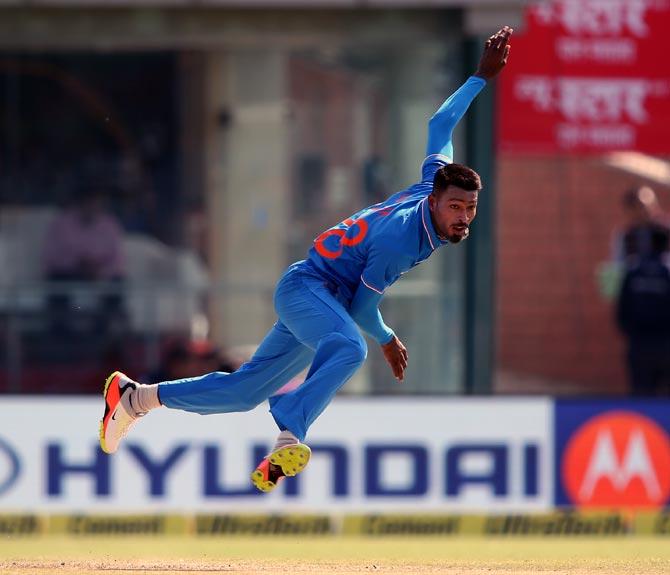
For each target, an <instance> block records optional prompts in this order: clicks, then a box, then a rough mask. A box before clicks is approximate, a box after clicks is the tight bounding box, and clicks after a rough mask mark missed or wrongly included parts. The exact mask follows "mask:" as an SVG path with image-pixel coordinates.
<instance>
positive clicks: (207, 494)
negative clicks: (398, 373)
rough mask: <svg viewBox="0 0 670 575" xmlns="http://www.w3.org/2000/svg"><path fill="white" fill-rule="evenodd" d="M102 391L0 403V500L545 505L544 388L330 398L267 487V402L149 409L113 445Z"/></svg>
mask: <svg viewBox="0 0 670 575" xmlns="http://www.w3.org/2000/svg"><path fill="white" fill-rule="evenodd" d="M102 410H103V401H102V399H96V398H88V397H86V398H72V397H48V398H36V399H23V398H12V397H10V398H4V399H3V400H2V401H1V402H0V509H2V510H3V511H7V512H11V511H30V510H35V511H37V510H40V511H51V512H59V511H61V512H68V511H87V512H88V511H98V512H100V511H105V512H128V511H138V510H140V511H159V510H160V511H161V512H164V511H175V512H180V511H184V512H186V511H207V512H220V511H223V510H225V511H226V512H231V511H245V512H263V511H279V510H286V509H288V508H289V507H290V509H291V511H296V512H308V511H336V512H358V511H399V512H402V511H412V512H414V511H431V512H452V511H454V512H465V511H475V512H477V511H481V512H484V511H488V512H490V511H498V510H499V511H501V512H503V511H517V510H519V511H536V510H537V511H540V510H547V509H549V508H551V507H552V505H553V500H554V489H553V484H554V482H553V478H554V472H553V457H554V451H553V445H552V441H553V425H554V424H553V404H552V402H551V400H548V399H542V398H537V399H514V400H513V399H492V398H481V399H474V398H467V399H465V398H456V399H446V398H445V399H435V398H430V399H409V398H374V399H349V398H338V399H336V400H335V401H334V402H333V404H332V405H331V406H330V407H329V408H328V409H327V410H326V411H325V412H324V414H323V415H322V416H321V417H320V418H319V419H318V420H317V421H316V423H315V424H314V425H313V427H312V429H311V431H310V435H309V438H308V443H309V445H310V446H311V447H312V451H313V457H312V461H311V462H310V465H309V467H308V468H307V470H306V471H305V472H304V473H303V474H301V475H300V476H298V477H295V478H289V479H287V480H285V481H284V482H283V484H282V485H280V486H279V488H278V489H277V490H276V491H275V492H273V493H271V494H263V493H260V492H259V491H257V490H256V489H255V488H254V487H253V486H252V485H251V482H250V481H249V474H250V472H251V471H252V470H253V469H254V467H255V466H256V464H257V463H258V462H259V461H260V459H262V457H263V456H264V455H265V454H266V453H267V452H268V450H269V449H270V447H271V446H272V443H273V440H274V437H275V435H276V433H277V429H276V427H275V425H274V423H273V420H272V418H271V416H270V415H269V413H268V412H267V408H264V407H259V408H257V409H256V410H254V411H252V412H249V413H243V414H226V415H210V416H199V415H194V414H190V413H186V412H181V411H176V410H169V409H167V408H161V409H158V410H156V411H154V412H152V413H150V414H149V415H148V416H147V417H145V418H143V419H142V420H140V421H139V422H138V424H137V425H136V427H135V428H134V429H133V430H132V431H131V433H130V434H129V436H128V438H127V439H126V440H125V441H124V443H122V445H121V447H120V449H119V451H118V452H117V453H116V454H114V455H111V456H110V455H106V454H105V453H103V452H102V451H101V450H100V448H99V446H98V435H97V431H98V421H99V418H100V416H101V415H102Z"/></svg>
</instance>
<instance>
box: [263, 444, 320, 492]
mask: <svg viewBox="0 0 670 575" xmlns="http://www.w3.org/2000/svg"><path fill="white" fill-rule="evenodd" d="M311 455H312V450H311V449H310V448H309V447H308V446H307V445H305V444H304V443H294V444H293V445H286V446H285V447H280V448H279V449H277V450H276V451H273V452H272V453H270V455H268V456H267V457H265V458H264V459H263V461H261V462H260V463H259V464H258V467H256V469H254V471H253V473H252V474H251V481H252V483H253V484H254V485H255V486H256V487H257V488H258V489H259V490H261V491H265V492H269V491H272V490H273V489H274V488H275V487H277V485H279V482H280V481H281V480H282V479H283V478H284V477H293V476H294V475H298V473H300V472H301V471H302V470H303V469H305V467H307V464H308V463H309V458H310V457H311Z"/></svg>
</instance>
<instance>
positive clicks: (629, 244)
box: [613, 186, 670, 264]
mask: <svg viewBox="0 0 670 575" xmlns="http://www.w3.org/2000/svg"><path fill="white" fill-rule="evenodd" d="M622 205H623V209H624V213H625V217H626V223H625V226H624V229H622V230H621V231H619V232H618V233H617V234H616V235H615V238H614V247H613V248H614V249H613V251H614V254H613V256H614V257H613V259H614V260H615V261H618V262H620V263H624V264H625V263H626V262H627V261H628V260H629V259H630V258H640V257H648V256H649V255H650V254H651V252H652V250H653V249H654V247H653V246H652V238H653V236H658V235H659V234H660V235H665V236H666V240H668V239H670V228H669V227H668V225H669V222H668V220H667V217H666V216H665V214H664V213H663V210H662V209H661V206H660V204H659V203H658V198H657V197H656V194H655V193H654V190H652V189H651V188H650V187H649V186H640V187H637V188H633V189H631V190H628V191H627V192H626V193H625V194H624V196H623V201H622ZM657 241H658V238H657Z"/></svg>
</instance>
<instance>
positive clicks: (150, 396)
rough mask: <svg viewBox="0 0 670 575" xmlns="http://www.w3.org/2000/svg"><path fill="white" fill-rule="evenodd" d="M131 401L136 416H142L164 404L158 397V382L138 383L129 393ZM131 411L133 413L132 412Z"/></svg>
mask: <svg viewBox="0 0 670 575" xmlns="http://www.w3.org/2000/svg"><path fill="white" fill-rule="evenodd" d="M129 395H130V397H129V398H128V399H129V403H130V407H131V409H132V412H134V415H135V417H140V416H141V415H144V414H145V413H147V412H148V411H151V410H152V409H156V408H157V407H160V406H161V405H162V404H161V402H160V400H159V399H158V384H157V383H154V384H152V385H138V386H137V389H135V390H134V391H133V392H132V393H130V394H129ZM132 412H131V413H132Z"/></svg>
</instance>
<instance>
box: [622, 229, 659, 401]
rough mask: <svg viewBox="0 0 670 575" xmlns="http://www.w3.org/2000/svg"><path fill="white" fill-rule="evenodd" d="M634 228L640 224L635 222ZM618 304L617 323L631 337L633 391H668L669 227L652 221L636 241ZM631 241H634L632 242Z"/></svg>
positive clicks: (643, 393) (629, 349) (634, 393)
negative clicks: (657, 224) (642, 243)
mask: <svg viewBox="0 0 670 575" xmlns="http://www.w3.org/2000/svg"><path fill="white" fill-rule="evenodd" d="M633 229H636V228H633ZM642 239H644V242H645V243H644V249H643V248H642V245H641V244H638V245H636V246H634V247H635V249H636V250H637V252H638V253H635V252H632V253H631V254H630V255H629V256H628V259H627V260H626V261H627V264H628V265H627V268H626V272H625V275H624V279H623V283H622V285H621V290H620V292H619V299H618V305H617V320H618V324H619V327H620V328H621V330H622V332H623V333H624V335H625V336H626V338H627V339H628V370H629V378H630V390H631V393H632V395H636V396H646V395H658V394H661V393H662V394H667V393H668V391H669V387H668V386H669V385H670V269H669V268H668V266H667V262H666V256H667V252H668V246H669V245H670V242H669V237H668V233H667V229H664V228H663V227H662V226H658V227H653V226H650V227H648V228H647V229H645V233H644V237H643V236H642V235H640V236H639V237H637V239H636V240H635V241H640V240H642ZM629 246H630V247H633V244H629Z"/></svg>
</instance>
